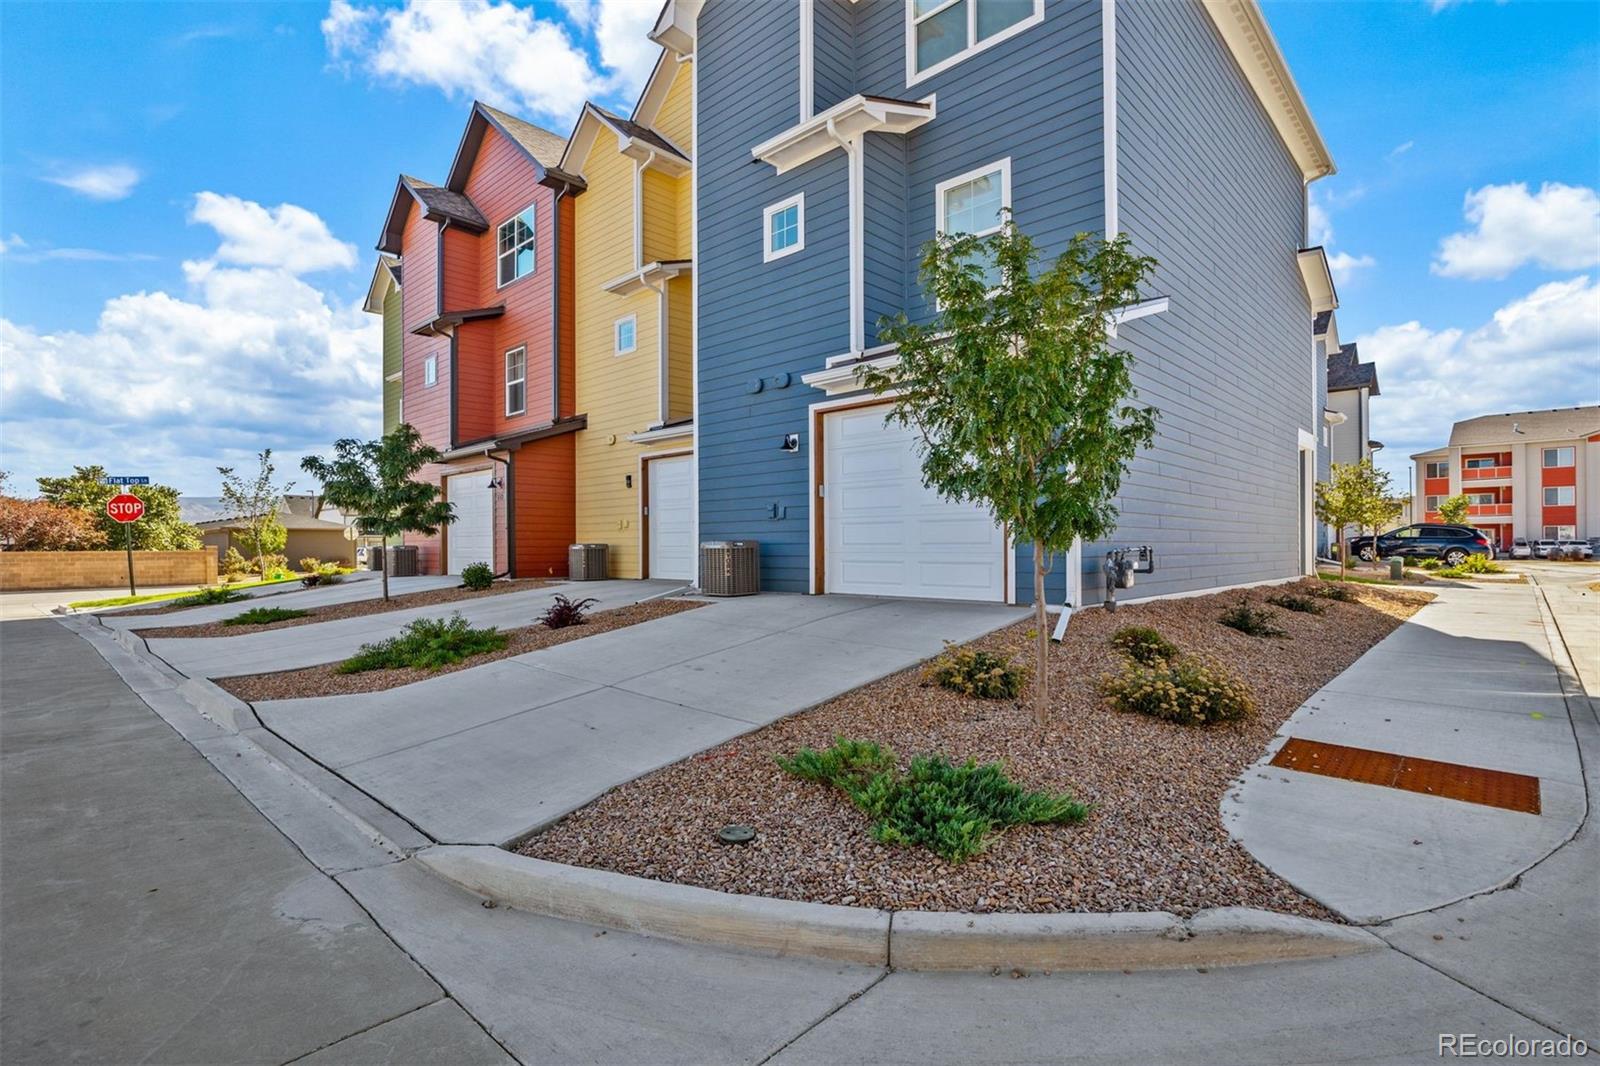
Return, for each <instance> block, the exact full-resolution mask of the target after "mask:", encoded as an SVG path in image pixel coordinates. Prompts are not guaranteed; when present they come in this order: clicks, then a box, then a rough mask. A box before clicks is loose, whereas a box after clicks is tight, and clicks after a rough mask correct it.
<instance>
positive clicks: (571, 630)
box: [162, 599, 705, 703]
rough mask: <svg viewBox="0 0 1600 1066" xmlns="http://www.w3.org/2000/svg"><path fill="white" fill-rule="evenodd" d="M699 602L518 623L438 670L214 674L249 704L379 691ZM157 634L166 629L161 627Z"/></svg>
mask: <svg viewBox="0 0 1600 1066" xmlns="http://www.w3.org/2000/svg"><path fill="white" fill-rule="evenodd" d="M704 606H705V601H703V600H680V599H660V600H649V601H647V602H645V603H634V604H629V605H628V606H627V607H617V608H615V609H613V610H609V611H598V612H596V613H594V614H592V615H590V616H589V620H588V621H587V622H585V623H584V624H583V625H578V626H566V627H565V628H562V629H547V628H545V626H543V625H531V626H522V627H520V628H518V629H504V630H501V632H502V633H504V634H505V635H506V636H508V637H510V638H511V640H510V642H509V643H508V644H507V645H506V646H505V647H504V648H502V649H501V650H499V651H493V652H487V653H485V654H483V655H474V656H473V657H472V658H470V659H465V660H463V661H462V662H459V663H453V664H451V665H449V666H444V667H440V668H439V669H438V670H419V669H414V668H407V669H399V670H367V671H365V672H363V673H359V674H341V673H338V672H337V671H336V670H335V669H334V667H335V666H336V665H337V664H336V663H327V664H324V665H321V666H311V667H306V668H304V669H300V670H280V671H278V672H277V673H271V674H243V675H240V676H239V677H223V678H218V679H217V681H216V683H217V684H218V685H220V686H221V687H222V688H224V689H227V690H228V691H229V692H231V693H233V694H234V695H235V696H238V697H239V698H240V699H242V700H245V701H246V702H249V703H257V702H259V701H261V700H292V699H302V698H305V697H308V696H342V695H348V694H350V693H354V692H381V691H383V690H384V689H391V688H399V687H400V686H401V685H409V684H411V683H412V682H415V681H423V680H425V679H427V678H430V677H438V676H439V675H440V674H448V673H453V672H455V671H457V670H465V669H467V668H469V667H473V666H482V665H483V664H484V663H490V662H494V661H495V660H496V659H509V658H511V657H512V656H513V655H523V654H525V653H527V652H530V651H538V650H539V649H540V648H550V647H554V646H555V645H557V644H565V643H567V642H568V641H570V640H578V639H580V638H582V637H592V636H594V635H595V634H596V633H605V632H607V631H609V630H612V629H622V628H623V627H625V626H631V625H637V624H638V623H640V622H648V621H650V620H651V619H652V618H665V617H666V616H667V615H669V614H677V613H678V612H680V611H690V610H693V609H694V608H696V607H704ZM162 632H165V630H163V631H162Z"/></svg>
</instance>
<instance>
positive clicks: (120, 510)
mask: <svg viewBox="0 0 1600 1066" xmlns="http://www.w3.org/2000/svg"><path fill="white" fill-rule="evenodd" d="M141 480H144V481H148V480H149V479H148V478H145V479H141ZM106 514H108V515H110V516H111V518H112V519H113V520H114V521H117V522H120V523H122V528H123V530H124V532H126V533H127V535H128V539H127V548H128V595H129V596H137V595H139V588H138V586H137V585H135V584H134V581H133V524H134V523H135V522H137V521H139V519H141V518H143V517H144V501H143V500H141V499H139V497H137V496H135V495H133V493H131V492H119V493H117V494H116V495H115V496H113V497H111V499H109V500H107V501H106Z"/></svg>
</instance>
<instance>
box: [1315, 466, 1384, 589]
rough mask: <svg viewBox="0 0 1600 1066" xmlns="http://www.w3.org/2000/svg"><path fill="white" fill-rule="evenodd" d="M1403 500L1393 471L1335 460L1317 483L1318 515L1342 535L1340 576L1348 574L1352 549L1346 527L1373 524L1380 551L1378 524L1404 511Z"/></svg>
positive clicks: (1374, 536) (1360, 527) (1364, 526)
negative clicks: (1392, 481) (1395, 491)
mask: <svg viewBox="0 0 1600 1066" xmlns="http://www.w3.org/2000/svg"><path fill="white" fill-rule="evenodd" d="M1400 506H1401V505H1400V501H1399V500H1398V499H1396V498H1394V497H1393V496H1392V495H1391V493H1390V489H1389V475H1388V474H1386V473H1384V472H1383V471H1382V470H1379V469H1377V468H1376V467H1374V466H1373V465H1372V460H1370V459H1363V460H1361V461H1360V462H1359V463H1334V464H1333V467H1332V469H1331V471H1330V474H1329V479H1328V480H1327V481H1323V482H1318V483H1317V502H1316V509H1317V517H1318V518H1320V519H1322V521H1324V522H1327V523H1328V524H1329V525H1331V526H1333V527H1334V529H1335V530H1336V531H1337V533H1338V536H1339V576H1340V577H1341V578H1343V577H1344V575H1345V567H1346V563H1347V562H1348V560H1349V555H1350V552H1349V549H1348V547H1347V538H1346V537H1345V530H1346V528H1348V527H1350V526H1355V527H1356V528H1357V529H1365V528H1366V527H1368V526H1372V527H1373V541H1374V547H1373V555H1374V557H1376V555H1377V547H1376V541H1377V527H1378V526H1381V525H1383V524H1384V523H1386V522H1388V521H1389V519H1391V518H1393V517H1394V516H1395V515H1397V514H1399V513H1400Z"/></svg>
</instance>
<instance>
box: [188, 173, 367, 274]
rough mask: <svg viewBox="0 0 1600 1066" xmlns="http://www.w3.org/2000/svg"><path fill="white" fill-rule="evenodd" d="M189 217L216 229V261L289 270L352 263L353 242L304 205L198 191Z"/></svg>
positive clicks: (353, 254) (324, 267)
mask: <svg viewBox="0 0 1600 1066" xmlns="http://www.w3.org/2000/svg"><path fill="white" fill-rule="evenodd" d="M189 221H191V222H203V223H205V224H206V225H208V226H210V227H211V228H212V229H214V230H216V231H217V234H218V236H220V237H221V238H222V244H221V245H220V246H219V247H218V248H217V252H216V258H217V260H218V261H219V262H224V263H237V264H240V265H242V266H260V267H273V268H277V269H281V270H285V271H287V272H289V273H291V274H305V273H309V272H311V271H313V270H330V269H335V268H345V269H348V268H350V267H352V266H355V263H356V249H355V246H354V245H353V244H349V243H347V242H345V241H341V240H338V239H337V238H335V237H334V235H333V234H332V233H330V232H328V226H327V223H325V222H323V221H322V219H320V218H318V217H317V216H316V215H315V214H313V213H312V212H310V211H307V210H306V209H305V208H303V207H296V206H295V205H294V204H279V205H278V206H277V207H270V208H269V207H263V206H261V205H260V204H258V203H255V202H253V201H250V200H241V199H240V198H239V197H237V196H222V195H219V194H218V193H214V192H202V193H200V194H198V195H197V196H195V198H194V209H193V210H192V211H191V212H190V213H189Z"/></svg>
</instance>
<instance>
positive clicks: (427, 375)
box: [422, 355, 439, 389]
mask: <svg viewBox="0 0 1600 1066" xmlns="http://www.w3.org/2000/svg"><path fill="white" fill-rule="evenodd" d="M437 384H439V357H438V356H437V355H430V356H428V357H427V358H425V359H424V360H422V385H423V387H424V388H429V389H431V388H433V387H434V386H435V385H437Z"/></svg>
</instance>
